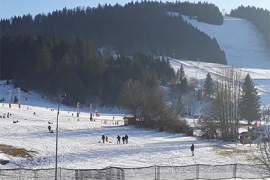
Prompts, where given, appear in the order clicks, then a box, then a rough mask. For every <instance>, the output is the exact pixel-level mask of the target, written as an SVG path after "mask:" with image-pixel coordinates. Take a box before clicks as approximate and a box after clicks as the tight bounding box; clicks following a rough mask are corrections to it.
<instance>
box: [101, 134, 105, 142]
mask: <svg viewBox="0 0 270 180" xmlns="http://www.w3.org/2000/svg"><path fill="white" fill-rule="evenodd" d="M101 139H102V140H103V143H104V140H105V136H104V134H103V135H102V138H101Z"/></svg>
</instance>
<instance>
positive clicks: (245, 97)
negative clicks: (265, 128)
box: [239, 74, 260, 124]
mask: <svg viewBox="0 0 270 180" xmlns="http://www.w3.org/2000/svg"><path fill="white" fill-rule="evenodd" d="M239 114H240V117H241V118H245V119H247V120H248V124H250V123H251V122H252V121H253V120H258V119H259V118H260V97H259V96H258V92H257V89H256V88H255V87H254V83H253V82H252V79H251V77H250V75H249V74H247V76H246V77H245V80H244V83H243V84H242V94H241V98H240V106H239Z"/></svg>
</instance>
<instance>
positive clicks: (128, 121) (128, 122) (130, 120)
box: [123, 117, 136, 126]
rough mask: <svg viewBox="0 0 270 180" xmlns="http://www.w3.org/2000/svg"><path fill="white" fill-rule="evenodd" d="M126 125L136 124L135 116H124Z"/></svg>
mask: <svg viewBox="0 0 270 180" xmlns="http://www.w3.org/2000/svg"><path fill="white" fill-rule="evenodd" d="M123 119H124V125H125V126H127V125H136V119H135V117H124V118H123Z"/></svg>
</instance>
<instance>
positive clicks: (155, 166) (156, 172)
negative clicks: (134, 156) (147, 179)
mask: <svg viewBox="0 0 270 180" xmlns="http://www.w3.org/2000/svg"><path fill="white" fill-rule="evenodd" d="M155 180H157V166H156V165H155Z"/></svg>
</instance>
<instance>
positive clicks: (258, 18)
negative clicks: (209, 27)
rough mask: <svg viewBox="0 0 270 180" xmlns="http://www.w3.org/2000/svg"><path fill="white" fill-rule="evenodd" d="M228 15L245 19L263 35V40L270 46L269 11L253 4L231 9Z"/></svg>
mask: <svg viewBox="0 0 270 180" xmlns="http://www.w3.org/2000/svg"><path fill="white" fill-rule="evenodd" d="M230 16H232V17H238V18H243V19H247V20H248V21H250V22H252V24H253V25H254V26H255V27H256V28H257V29H258V30H259V32H260V33H261V34H262V35H263V37H264V39H265V42H266V44H267V46H268V48H269V47H270V36H269V32H270V11H269V10H266V9H263V8H256V7H254V6H252V7H251V6H247V7H244V6H239V7H238V8H237V9H234V10H232V11H231V13H230Z"/></svg>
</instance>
